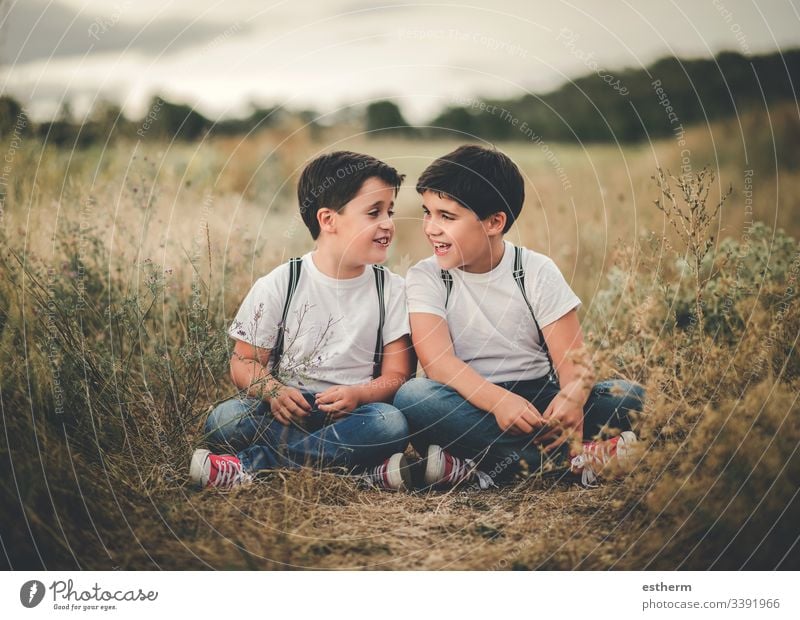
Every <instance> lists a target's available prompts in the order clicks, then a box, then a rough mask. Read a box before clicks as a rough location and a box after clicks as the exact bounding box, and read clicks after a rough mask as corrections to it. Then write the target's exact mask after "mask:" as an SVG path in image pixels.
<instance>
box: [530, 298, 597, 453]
mask: <svg viewBox="0 0 800 620" xmlns="http://www.w3.org/2000/svg"><path fill="white" fill-rule="evenodd" d="M542 332H543V334H544V339H545V342H546V343H547V349H548V351H550V358H551V359H552V360H553V365H554V366H555V369H556V372H557V373H558V379H559V384H560V387H561V391H560V392H559V393H558V396H556V398H554V399H553V400H552V401H551V403H550V405H549V406H548V407H547V409H546V410H545V411H544V413H543V416H544V419H545V420H546V421H547V426H548V430H547V432H545V433H544V434H542V435H541V436H540V437H538V438H537V440H536V441H537V442H541V443H543V444H546V445H547V448H546V449H548V450H552V449H554V448H557V447H558V446H560V445H561V444H562V443H564V442H566V441H570V440H572V441H575V442H579V441H581V440H582V439H583V406H584V405H585V404H586V401H587V400H588V398H589V394H590V393H591V390H592V386H593V385H594V372H593V369H592V366H591V360H590V359H589V357H588V355H586V352H585V349H584V346H583V332H582V331H581V325H580V322H579V321H578V312H577V311H576V310H571V311H570V312H567V313H566V314H565V315H564V316H562V317H561V318H560V319H558V320H557V321H554V322H552V323H550V325H547V326H545V327H544V328H542Z"/></svg>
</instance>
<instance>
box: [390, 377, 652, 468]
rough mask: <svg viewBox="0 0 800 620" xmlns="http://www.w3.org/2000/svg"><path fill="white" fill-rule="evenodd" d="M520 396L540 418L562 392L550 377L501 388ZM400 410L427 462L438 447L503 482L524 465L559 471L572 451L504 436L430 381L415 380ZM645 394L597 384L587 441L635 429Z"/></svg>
mask: <svg viewBox="0 0 800 620" xmlns="http://www.w3.org/2000/svg"><path fill="white" fill-rule="evenodd" d="M498 385H499V386H500V387H503V388H505V389H507V390H509V391H511V392H514V393H515V394H518V395H520V396H522V397H523V398H525V399H526V400H528V401H530V402H531V403H533V405H534V406H535V407H536V409H538V410H539V411H540V412H544V410H545V409H547V406H548V405H549V404H550V401H552V400H553V398H555V396H556V394H558V392H559V389H560V388H559V385H558V383H556V382H555V381H553V380H551V379H549V378H548V377H542V378H541V379H532V380H529V381H517V382H507V383H498ZM394 404H395V406H396V407H397V408H398V409H400V410H401V411H402V412H403V413H404V414H405V416H406V419H407V420H408V425H409V428H410V430H411V444H412V445H413V446H414V448H415V449H416V450H417V452H418V453H419V454H420V455H422V456H424V455H425V454H426V452H425V450H426V449H427V447H428V446H429V445H431V444H437V445H439V446H441V447H442V448H444V449H445V450H447V451H448V452H450V453H451V454H453V455H454V456H458V457H462V458H470V459H473V460H476V461H479V462H480V468H481V469H482V470H483V471H489V470H492V471H493V473H496V474H498V477H499V478H500V479H502V478H505V477H510V476H511V475H513V474H514V473H515V472H518V471H519V470H520V461H521V460H524V461H525V463H526V464H527V466H528V468H529V470H530V471H534V470H536V469H538V468H539V467H541V466H542V465H543V464H544V462H545V461H547V460H549V461H550V462H552V463H554V464H556V465H563V464H565V462H566V457H567V451H568V447H567V446H566V445H564V446H562V447H561V448H560V449H558V450H555V451H554V452H553V454H550V455H548V454H546V453H543V452H541V451H540V450H539V448H538V446H537V445H536V444H534V443H533V439H534V437H535V434H531V435H512V434H510V433H504V432H503V431H502V430H501V429H500V427H499V426H498V425H497V421H496V420H495V417H494V416H493V415H492V414H491V413H487V412H486V411H482V410H480V409H478V408H477V407H475V406H474V405H472V404H471V403H470V402H469V401H467V400H466V399H464V398H463V397H462V396H461V395H460V394H459V393H458V392H456V391H455V390H454V389H453V388H451V387H449V386H446V385H443V384H441V383H437V382H436V381H432V380H430V379H411V380H410V381H409V382H407V383H406V384H405V385H403V386H402V387H401V388H400V390H399V391H398V392H397V395H396V396H395V399H394ZM643 404H644V388H642V386H640V385H638V384H636V383H632V382H629V381H603V382H600V383H598V384H596V385H595V386H594V387H593V388H592V391H591V394H590V395H589V399H588V400H587V402H586V405H585V406H584V422H583V435H584V439H590V438H592V437H594V436H595V435H597V434H598V433H601V432H602V431H603V430H604V429H608V428H615V429H619V430H621V431H624V430H629V429H630V424H631V422H630V417H629V414H630V412H631V411H641V409H642V406H643Z"/></svg>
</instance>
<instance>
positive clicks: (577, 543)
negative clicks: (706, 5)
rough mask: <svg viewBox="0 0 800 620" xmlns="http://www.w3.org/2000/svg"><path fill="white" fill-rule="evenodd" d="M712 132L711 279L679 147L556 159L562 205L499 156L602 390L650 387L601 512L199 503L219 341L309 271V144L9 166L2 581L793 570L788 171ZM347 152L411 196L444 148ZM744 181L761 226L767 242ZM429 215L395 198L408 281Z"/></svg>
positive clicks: (795, 375)
mask: <svg viewBox="0 0 800 620" xmlns="http://www.w3.org/2000/svg"><path fill="white" fill-rule="evenodd" d="M774 117H775V118H782V119H783V121H782V122H784V123H796V120H793V119H792V117H791V116H789V115H787V114H783V115H781V114H775V115H774ZM744 126H745V127H746V128H750V130H752V131H754V132H757V131H758V128H759V127H760V125H759V123H757V122H756V121H751V120H750V119H748V118H745V121H744ZM711 132H712V133H710V134H709V133H708V130H700V129H695V130H692V131H691V132H689V133H687V139H688V140H689V142H690V144H691V147H692V154H693V162H696V164H695V166H694V169H693V170H694V172H695V173H696V172H697V171H699V169H700V167H701V164H703V163H706V162H709V163H711V164H712V165H713V166H714V169H715V171H716V178H717V181H716V183H714V184H711V185H710V186H709V187H708V188H707V189H708V199H707V204H706V203H704V206H703V208H706V207H708V208H709V209H711V208H712V207H713V206H714V205H715V204H716V202H717V201H718V200H720V199H721V197H722V196H723V195H724V192H725V189H726V187H727V184H728V183H730V184H732V185H733V188H734V191H733V194H732V195H731V197H730V198H729V199H728V200H727V201H726V203H725V206H724V207H723V209H722V213H721V215H720V217H719V218H716V219H713V220H711V222H710V223H711V224H712V226H711V227H710V228H709V229H708V230H707V231H706V232H705V233H704V234H706V235H707V236H708V237H709V238H710V236H712V235H713V237H714V241H713V243H712V245H711V246H710V248H709V252H708V255H707V256H701V257H700V258H699V259H698V260H696V261H694V260H689V259H690V258H692V254H691V252H688V253H687V248H686V247H684V246H682V245H681V240H680V237H678V236H676V235H673V234H672V233H671V232H670V224H669V221H668V220H667V219H664V214H663V213H661V212H659V211H658V210H657V209H656V208H655V207H654V206H653V205H652V201H653V200H655V199H656V198H658V197H659V189H658V186H657V184H656V183H654V182H653V180H652V179H651V177H652V176H653V175H654V174H656V170H657V169H658V168H659V167H661V168H664V169H671V170H673V171H675V172H677V171H678V167H679V162H680V149H679V148H678V147H677V145H676V144H674V142H673V141H664V142H659V143H655V144H652V145H645V146H639V147H629V148H625V149H619V148H617V147H616V146H591V147H586V148H576V147H564V146H562V145H551V146H552V148H553V150H554V151H555V152H557V154H558V157H559V159H560V161H561V163H562V165H564V167H565V169H566V170H567V171H568V174H569V178H570V181H571V183H572V189H571V190H565V189H564V187H563V184H562V180H560V179H559V178H558V176H557V175H556V173H555V171H554V170H553V167H552V164H551V163H550V162H549V161H548V160H547V159H546V157H545V156H544V154H543V153H542V152H541V151H540V150H539V149H538V148H531V147H530V146H529V145H522V144H510V145H507V151H508V152H509V153H510V154H511V155H512V156H513V157H514V158H515V159H516V160H518V161H519V162H520V164H521V167H522V168H523V171H524V172H525V174H526V177H527V178H528V197H529V200H528V203H527V207H526V211H525V214H524V217H523V218H522V219H521V221H520V222H519V223H518V225H517V226H516V227H515V229H514V230H513V231H512V233H511V239H512V240H514V241H519V242H522V243H525V244H527V245H529V246H530V247H533V248H534V249H538V250H540V251H543V252H546V253H549V254H551V255H552V256H553V257H554V258H555V260H556V261H557V262H558V263H559V265H560V267H561V268H562V270H563V271H564V272H565V274H566V275H567V278H568V280H570V281H571V283H572V284H573V287H574V288H575V289H576V291H577V292H578V293H579V295H580V296H581V297H582V298H583V299H584V302H585V304H584V314H583V319H582V320H583V322H584V326H585V329H586V331H587V333H588V334H589V335H588V338H587V339H588V341H589V344H590V347H591V351H592V352H593V356H594V364H595V367H596V373H597V375H598V376H599V377H601V378H603V377H616V376H623V377H627V378H632V379H636V380H639V381H641V382H643V383H644V384H645V385H646V387H647V390H648V400H647V403H646V407H645V412H644V413H643V415H642V416H641V419H640V420H639V422H638V426H637V430H638V432H639V434H640V435H641V436H642V438H643V439H644V440H645V442H646V445H647V449H646V450H645V451H643V452H642V455H641V461H640V464H639V466H638V468H637V470H636V472H635V473H634V474H633V475H631V476H629V477H628V478H626V479H625V481H624V482H612V483H609V484H606V485H604V486H602V487H600V488H597V489H593V490H585V489H581V488H579V487H576V486H573V485H571V484H568V483H566V482H563V481H558V480H554V479H541V478H535V477H533V478H529V479H527V480H522V481H519V482H518V483H515V484H514V485H512V486H508V487H504V488H502V489H500V490H496V491H490V492H471V491H462V490H456V491H453V492H450V493H445V494H441V493H432V494H423V493H419V494H401V495H393V494H386V493H379V492H375V491H364V490H361V489H359V488H357V487H356V486H355V484H354V483H353V481H352V480H350V479H348V478H347V477H344V476H341V475H337V474H336V473H314V472H310V471H300V472H270V473H265V474H264V475H263V476H260V477H259V480H258V482H257V484H255V485H253V486H250V487H247V488H242V489H239V490H236V491H233V492H204V493H195V492H192V491H190V490H189V489H188V487H187V486H186V476H187V473H188V472H187V463H188V458H189V455H190V454H191V451H192V449H193V448H194V447H196V445H197V443H198V442H199V438H200V436H199V433H200V426H201V422H202V419H203V417H204V416H205V414H206V413H207V411H208V410H209V407H210V406H212V404H213V403H214V402H216V401H218V400H220V399H222V398H225V397H226V396H228V395H229V394H230V393H231V391H232V388H231V386H230V385H229V383H228V382H227V379H226V377H225V366H226V360H227V357H228V354H229V346H230V344H229V342H228V341H227V339H226V338H225V336H224V333H223V327H224V326H225V324H226V317H230V316H231V315H232V314H233V312H234V311H235V309H236V307H237V305H238V303H239V301H240V300H241V298H242V297H243V295H244V294H245V292H246V291H247V290H248V288H249V286H250V284H251V282H252V281H253V279H254V278H255V277H258V276H259V275H261V274H262V273H265V272H266V271H268V270H269V269H271V268H272V267H273V266H275V265H276V264H278V263H279V262H281V261H282V260H284V259H285V258H286V257H288V256H290V255H296V254H298V253H301V252H303V251H305V250H307V249H309V248H310V245H311V244H310V241H309V240H308V238H307V234H306V232H305V230H304V228H303V227H302V225H301V224H300V223H299V222H297V221H296V220H295V219H294V207H293V206H292V205H293V202H292V194H293V187H294V180H295V177H296V174H297V172H298V169H299V167H300V166H301V165H302V162H303V160H304V159H305V158H307V157H309V156H311V155H313V154H314V153H316V152H317V151H318V150H319V149H320V148H321V147H320V145H318V144H315V143H313V142H312V141H311V140H310V139H309V137H308V136H307V135H305V134H303V133H302V132H300V133H296V134H290V133H287V134H285V135H284V134H276V133H264V134H260V135H259V136H255V137H253V138H252V139H250V140H248V141H246V142H237V141H219V142H215V143H205V144H199V145H182V146H174V147H171V148H169V149H165V150H163V152H159V150H160V149H163V147H159V146H157V145H150V146H149V147H147V148H148V149H152V151H149V152H144V151H142V150H141V149H142V147H138V148H137V149H134V148H133V145H120V146H118V147H115V149H114V150H112V151H109V152H104V153H103V152H98V151H88V152H84V153H65V152H58V151H53V150H50V149H47V150H45V151H41V150H40V149H39V148H38V147H36V146H35V145H33V144H32V143H31V144H28V145H27V147H26V148H25V149H23V150H20V151H19V152H18V154H17V157H18V160H17V161H16V162H15V166H19V169H28V170H33V171H35V174H33V175H30V176H29V175H25V176H24V177H23V176H20V177H19V178H16V177H15V179H16V180H15V183H14V184H13V186H12V187H10V188H9V194H8V199H7V202H6V211H5V213H4V217H3V221H2V229H3V231H4V235H5V236H4V238H3V240H2V243H3V246H2V247H3V256H2V262H0V366H1V367H2V369H3V373H2V377H0V410H1V411H2V418H3V431H4V439H3V440H2V441H0V463H2V466H3V468H4V471H6V472H9V474H8V475H6V476H3V477H2V479H1V480H0V502H2V506H3V508H2V529H0V537H2V548H3V553H4V554H3V556H0V557H4V558H5V561H6V563H7V564H8V565H9V566H12V567H14V568H31V569H33V568H38V567H41V566H46V567H47V568H72V567H78V566H79V567H82V568H88V569H111V568H117V567H119V568H124V569H142V568H156V567H160V568H165V569H188V568H196V569H202V568H221V569H286V568H306V569H308V568H335V569H344V568H368V569H512V568H516V569H535V568H546V569H571V568H581V569H604V568H620V569H641V568H709V567H710V568H727V569H732V568H740V567H747V568H774V567H776V566H780V567H781V568H795V569H796V568H798V567H799V566H800V562H799V561H798V549H797V540H798V539H797V537H798V530H797V525H796V524H797V523H798V522H799V521H800V514H799V513H800V503H798V499H797V489H798V488H799V486H800V462H799V461H800V459H799V458H798V454H797V448H798V445H800V427H798V425H797V424H796V415H797V412H798V407H797V394H798V380H800V359H799V358H798V355H797V351H796V344H797V337H798V334H800V310H799V309H798V304H797V300H796V293H795V291H796V290H797V276H798V271H800V253H799V252H800V248H798V244H797V243H796V242H795V241H794V239H792V238H790V237H788V236H787V235H785V234H783V233H778V232H777V231H776V229H777V227H778V226H781V225H782V226H785V227H786V228H787V230H788V232H789V233H790V234H794V235H797V234H798V233H800V228H798V226H800V225H798V220H797V218H796V214H797V201H798V196H800V187H798V186H800V174H798V171H797V170H796V169H791V168H790V169H781V170H778V171H775V170H772V169H771V168H770V163H769V160H768V158H767V157H766V155H765V154H764V153H767V152H768V151H767V149H766V146H764V145H763V144H761V143H759V142H758V139H759V137H758V136H756V135H750V136H749V138H750V139H749V140H748V145H749V147H748V148H750V149H752V152H751V155H752V156H751V158H750V161H751V163H750V164H745V163H744V161H743V158H742V156H740V155H741V154H742V153H743V151H742V149H741V146H740V145H739V142H738V141H737V139H736V137H735V134H734V133H733V132H731V131H730V127H728V126H725V125H720V126H715V127H712V128H711ZM711 136H713V137H714V144H715V145H716V149H717V150H716V151H715V150H714V149H713V148H712V146H711V145H712V141H711V139H710V137H711ZM336 146H337V147H342V148H352V149H356V150H364V151H368V152H371V153H373V154H375V155H377V156H379V157H383V158H385V159H387V160H389V161H392V162H393V163H395V164H396V165H397V166H398V167H399V168H401V169H402V170H403V171H404V172H406V173H407V174H408V179H409V181H410V182H412V183H413V180H414V179H415V178H416V175H417V174H418V173H419V172H420V171H421V170H422V168H423V167H424V166H425V165H426V164H427V163H428V162H429V161H430V159H431V158H432V157H434V156H436V155H439V154H441V153H443V152H445V151H446V150H447V149H449V148H450V147H451V146H453V145H451V144H445V143H423V142H402V141H396V140H384V141H380V140H379V141H372V142H365V141H364V140H363V139H361V138H347V137H343V138H342V139H341V141H340V142H339V143H337V145H336ZM131 153H133V154H134V155H135V158H132V157H131ZM753 153H754V154H753ZM748 166H750V167H752V168H754V170H755V172H754V176H753V179H754V180H753V192H754V194H755V196H756V200H755V201H754V203H753V214H754V218H755V219H757V220H761V221H762V222H764V225H762V226H760V227H756V228H755V229H752V230H750V229H748V228H745V227H744V222H745V221H746V220H747V219H748V217H747V214H746V212H745V196H744V193H743V172H742V171H743V170H744V169H746V168H747V167H748ZM418 206H419V205H418V202H417V199H416V197H415V195H414V193H413V191H412V190H410V189H404V190H403V191H402V192H401V195H400V204H399V208H398V218H397V219H398V239H399V242H398V244H397V246H396V247H395V248H394V249H393V254H392V257H391V260H390V266H392V267H393V268H394V269H396V270H397V271H398V272H400V273H404V272H405V269H407V267H408V266H409V264H412V263H413V262H414V261H416V260H419V259H420V258H423V257H424V256H426V255H427V248H426V246H425V244H424V241H423V240H422V238H421V235H419V232H418V230H417V229H418V219H417V218H418V214H417V210H418ZM703 247H705V246H703ZM701 302H702V306H699V305H698V304H700V303H701ZM698 307H700V308H701V310H698ZM698 313H699V314H700V315H701V316H700V318H701V320H700V321H698V317H697V315H698Z"/></svg>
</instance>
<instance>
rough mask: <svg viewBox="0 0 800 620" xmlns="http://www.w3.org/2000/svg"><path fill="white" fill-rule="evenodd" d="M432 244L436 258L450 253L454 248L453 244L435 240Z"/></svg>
mask: <svg viewBox="0 0 800 620" xmlns="http://www.w3.org/2000/svg"><path fill="white" fill-rule="evenodd" d="M431 243H433V252H434V254H436V256H444V255H445V254H447V253H448V252H449V251H450V248H451V247H453V244H452V243H444V242H442V241H434V240H433V239H431Z"/></svg>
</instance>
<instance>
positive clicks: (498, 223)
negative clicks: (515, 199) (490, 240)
mask: <svg viewBox="0 0 800 620" xmlns="http://www.w3.org/2000/svg"><path fill="white" fill-rule="evenodd" d="M507 217H508V216H506V214H505V213H503V212H502V211H497V212H496V213H492V214H491V215H490V216H489V217H487V218H486V219H485V220H483V227H484V229H485V230H486V234H487V235H502V234H503V229H504V228H505V227H506V221H507Z"/></svg>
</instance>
